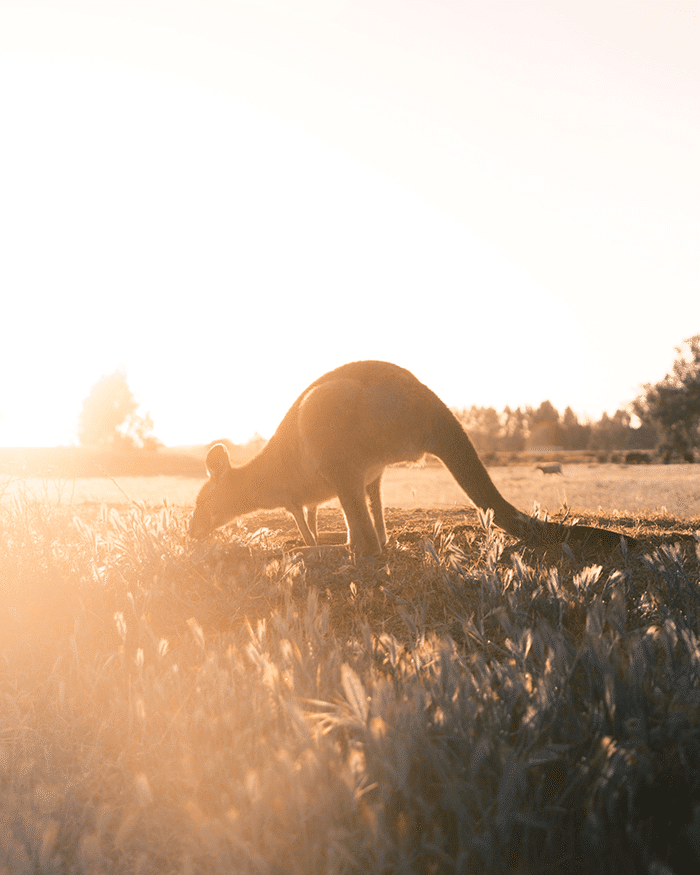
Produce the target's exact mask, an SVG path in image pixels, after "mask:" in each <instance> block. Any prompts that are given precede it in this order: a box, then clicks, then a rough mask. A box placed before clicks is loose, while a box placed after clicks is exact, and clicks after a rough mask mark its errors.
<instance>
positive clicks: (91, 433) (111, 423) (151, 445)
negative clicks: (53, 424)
mask: <svg viewBox="0 0 700 875" xmlns="http://www.w3.org/2000/svg"><path fill="white" fill-rule="evenodd" d="M137 409H138V403H137V401H136V400H135V398H134V396H133V394H132V393H131V390H130V389H129V386H128V385H127V382H126V375H125V374H124V373H123V371H115V372H114V373H113V374H109V375H108V376H105V377H101V378H100V379H99V380H98V381H97V383H95V385H94V386H93V387H92V389H91V390H90V394H89V395H88V397H87V398H86V399H85V401H83V409H82V412H81V414H80V420H79V423H78V440H79V441H80V443H81V444H82V445H83V446H107V447H114V448H120V449H157V448H158V447H159V446H161V443H160V441H159V440H158V439H157V438H156V437H154V436H153V435H152V434H151V432H152V430H153V420H152V419H151V417H150V416H149V415H148V414H146V415H145V416H140V415H139V414H137V413H136V411H137Z"/></svg>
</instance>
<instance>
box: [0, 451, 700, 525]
mask: <svg viewBox="0 0 700 875" xmlns="http://www.w3.org/2000/svg"><path fill="white" fill-rule="evenodd" d="M490 473H491V476H492V477H493V480H494V482H495V483H496V485H497V486H498V488H499V489H500V490H501V491H502V492H503V494H504V495H505V496H506V498H508V500H509V501H510V502H512V503H513V504H515V505H516V506H518V507H521V508H523V509H525V510H529V509H531V508H532V507H533V505H534V504H535V502H537V503H538V504H539V505H540V506H541V507H542V509H543V510H546V511H548V512H549V513H556V512H557V511H558V510H559V509H560V508H561V506H562V505H563V504H568V505H569V506H570V507H571V508H573V509H575V511H576V513H580V512H582V511H585V510H595V511H597V510H603V511H612V510H613V509H617V510H619V511H620V512H623V513H631V514H634V513H636V514H642V515H646V514H647V513H649V512H654V511H660V510H662V509H664V508H665V510H666V511H667V512H668V513H671V514H674V515H676V516H681V517H692V516H698V515H700V465H695V466H694V465H644V466H641V465H632V466H626V465H584V464H581V465H567V464H566V463H564V464H563V475H562V476H559V475H550V476H545V475H543V474H542V473H541V472H540V471H537V470H536V469H535V467H534V465H530V466H527V467H524V466H511V467H499V468H491V469H490ZM202 483H203V480H202V479H197V478H192V477H166V476H158V477H118V478H114V479H112V478H109V477H92V478H74V479H48V478H29V479H17V478H9V477H6V478H4V479H2V478H0V501H2V500H3V498H4V501H5V503H7V501H8V500H10V499H11V498H12V496H14V495H17V494H23V495H30V496H32V497H33V498H36V499H39V500H41V501H49V502H52V503H60V504H74V505H76V504H78V505H79V504H85V503H87V504H96V505H100V504H103V503H104V504H109V505H124V504H126V505H128V504H129V503H130V502H131V501H144V502H146V503H147V504H149V505H153V504H161V503H162V502H163V501H164V500H165V501H167V502H168V504H171V505H177V506H183V507H191V506H192V504H193V503H194V500H195V498H196V495H197V492H198V491H199V488H200V487H201V485H202ZM383 493H384V499H385V504H386V505H387V506H389V507H398V508H418V507H427V508H434V507H463V506H464V505H465V504H468V502H467V500H466V499H465V497H464V493H463V492H462V490H461V489H460V488H459V486H458V485H457V483H456V482H455V480H454V478H453V477H452V475H451V474H450V473H449V471H447V470H446V469H445V468H443V467H442V465H439V464H436V465H429V466H425V467H396V468H389V469H388V470H387V471H386V473H385V475H384V483H383ZM334 506H336V507H337V506H338V505H337V503H336V504H335V505H334Z"/></svg>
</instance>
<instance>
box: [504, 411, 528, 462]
mask: <svg viewBox="0 0 700 875" xmlns="http://www.w3.org/2000/svg"><path fill="white" fill-rule="evenodd" d="M501 422H502V428H501V440H500V446H499V449H501V450H504V451H506V452H510V453H520V452H522V451H523V450H524V449H525V441H526V439H527V422H526V420H525V414H524V413H523V411H522V410H521V409H520V408H519V407H516V408H515V410H511V409H510V407H505V408H504V410H503V413H502V414H501Z"/></svg>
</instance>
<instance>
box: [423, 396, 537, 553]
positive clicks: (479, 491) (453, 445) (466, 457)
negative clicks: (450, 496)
mask: <svg viewBox="0 0 700 875" xmlns="http://www.w3.org/2000/svg"><path fill="white" fill-rule="evenodd" d="M440 404H441V407H442V410H441V415H440V416H439V417H437V418H436V419H437V422H436V423H435V428H434V430H433V434H432V436H431V445H430V446H429V448H428V452H430V453H432V454H433V455H434V456H437V457H438V459H440V460H441V461H442V462H443V463H444V465H445V467H446V468H447V470H448V471H449V472H450V473H451V474H452V476H453V477H454V478H455V480H456V481H457V483H459V485H460V486H461V487H462V489H463V490H464V491H465V492H466V493H467V495H468V496H469V498H471V500H472V501H473V502H474V504H475V505H476V506H477V507H480V508H481V509H482V510H487V509H488V508H491V509H492V510H493V519H494V522H495V523H496V525H497V526H500V527H501V528H502V529H505V531H506V532H508V534H510V535H514V536H515V537H517V538H524V537H526V536H527V533H528V528H529V525H528V523H529V518H528V517H527V516H526V514H524V513H521V512H520V511H519V510H518V509H517V507H515V506H514V505H512V504H511V503H510V502H508V501H506V499H505V498H504V497H503V496H502V495H501V493H500V492H499V491H498V489H497V487H496V484H495V483H494V482H493V480H492V479H491V476H490V474H489V472H488V471H487V470H486V468H485V467H484V463H483V462H482V461H481V459H480V458H479V454H478V453H477V451H476V449H475V447H474V444H473V443H472V442H471V440H470V439H469V436H468V435H467V433H466V432H465V431H464V429H463V428H462V426H461V425H460V423H459V422H458V420H457V419H456V417H455V416H454V414H453V413H452V412H451V411H450V410H449V409H448V408H447V407H446V406H444V405H443V404H442V402H440Z"/></svg>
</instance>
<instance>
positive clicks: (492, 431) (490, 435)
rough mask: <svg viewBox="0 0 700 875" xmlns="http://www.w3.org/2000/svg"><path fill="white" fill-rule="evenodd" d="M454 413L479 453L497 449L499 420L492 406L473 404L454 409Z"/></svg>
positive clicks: (499, 429)
mask: <svg viewBox="0 0 700 875" xmlns="http://www.w3.org/2000/svg"><path fill="white" fill-rule="evenodd" d="M455 415H456V416H457V419H459V421H460V422H461V423H462V425H463V426H464V428H465V430H466V432H467V434H468V435H469V437H470V438H471V440H472V442H473V444H474V446H475V447H476V448H477V450H478V451H479V452H480V453H492V452H493V451H494V450H495V449H497V446H498V441H499V438H500V434H501V420H500V417H499V415H498V413H497V412H496V411H495V409H494V408H493V407H478V406H477V405H475V404H474V405H472V406H471V407H470V408H469V409H465V410H457V411H455Z"/></svg>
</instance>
